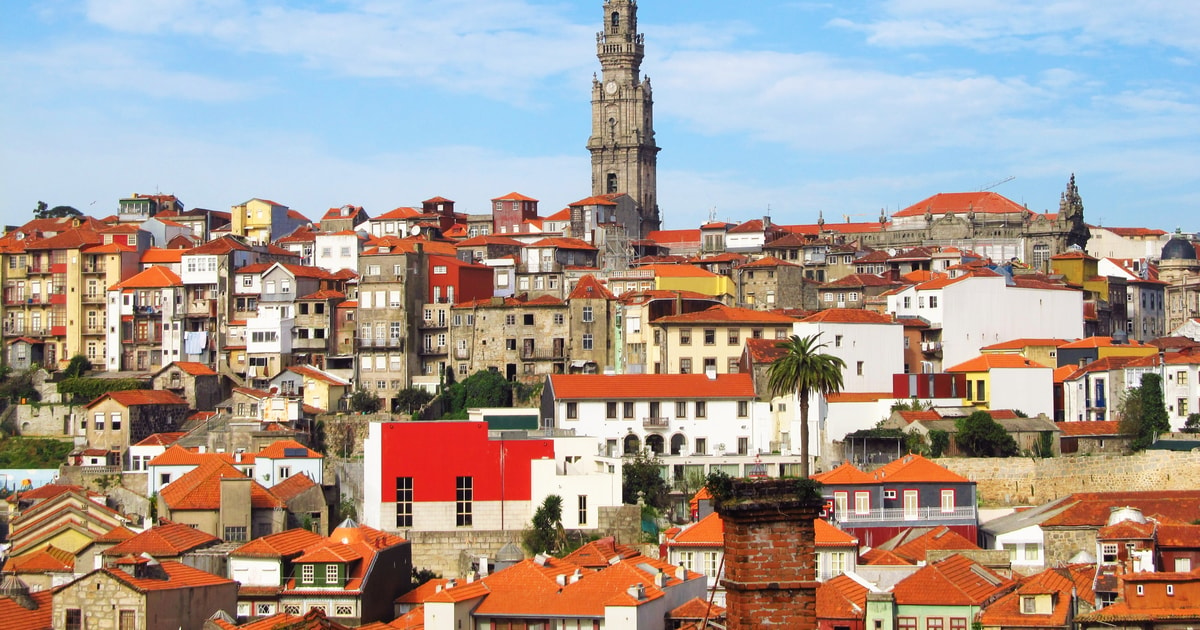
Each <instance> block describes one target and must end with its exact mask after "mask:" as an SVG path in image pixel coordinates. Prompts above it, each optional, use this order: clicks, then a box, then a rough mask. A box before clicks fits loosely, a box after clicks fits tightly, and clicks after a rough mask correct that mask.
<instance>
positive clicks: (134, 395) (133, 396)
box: [87, 389, 188, 409]
mask: <svg viewBox="0 0 1200 630" xmlns="http://www.w3.org/2000/svg"><path fill="white" fill-rule="evenodd" d="M105 398H111V399H112V400H115V401H117V403H119V404H121V405H124V406H126V407H134V406H138V405H186V404H188V402H187V401H186V400H184V399H182V398H180V397H179V396H178V395H176V394H175V393H173V392H168V391H163V390H158V389H126V390H121V391H116V392H108V393H106V394H102V395H100V396H99V397H97V398H96V400H93V401H92V402H90V403H88V404H87V408H89V409H90V408H92V407H93V406H95V405H96V403H99V402H100V401H102V400H104V399H105Z"/></svg>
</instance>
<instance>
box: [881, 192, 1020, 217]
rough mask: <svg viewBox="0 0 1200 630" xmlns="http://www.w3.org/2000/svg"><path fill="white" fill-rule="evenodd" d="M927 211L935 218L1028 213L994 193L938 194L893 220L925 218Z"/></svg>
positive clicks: (894, 215)
mask: <svg viewBox="0 0 1200 630" xmlns="http://www.w3.org/2000/svg"><path fill="white" fill-rule="evenodd" d="M926 210H928V211H929V213H930V214H933V215H935V216H936V215H940V214H947V213H950V212H953V213H954V214H961V215H965V214H967V213H968V212H976V213H983V214H997V213H1015V214H1021V213H1023V212H1028V210H1027V209H1026V208H1025V207H1024V206H1022V205H1020V204H1018V203H1016V202H1015V201H1013V200H1011V199H1008V198H1007V197H1004V196H1003V195H1000V194H998V193H994V192H987V191H985V192H967V193H938V194H936V195H934V196H932V197H927V198H925V199H922V200H921V201H918V202H917V203H914V204H913V205H911V206H909V207H907V208H905V209H903V210H901V211H899V212H896V213H893V214H892V218H899V217H920V216H925V212H926Z"/></svg>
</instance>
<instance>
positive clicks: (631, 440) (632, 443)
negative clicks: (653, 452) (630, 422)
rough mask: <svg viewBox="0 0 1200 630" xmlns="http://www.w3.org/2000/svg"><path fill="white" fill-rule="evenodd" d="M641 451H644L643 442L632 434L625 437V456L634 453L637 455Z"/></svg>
mask: <svg viewBox="0 0 1200 630" xmlns="http://www.w3.org/2000/svg"><path fill="white" fill-rule="evenodd" d="M641 450H642V441H641V440H639V439H638V436H636V435H634V434H632V433H630V434H629V435H626V436H625V454H626V455H633V454H634V453H637V452H638V451H641Z"/></svg>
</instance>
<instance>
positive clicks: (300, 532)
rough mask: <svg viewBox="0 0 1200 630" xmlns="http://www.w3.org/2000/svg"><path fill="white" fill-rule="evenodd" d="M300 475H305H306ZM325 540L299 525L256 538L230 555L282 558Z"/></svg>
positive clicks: (297, 553) (296, 553)
mask: <svg viewBox="0 0 1200 630" xmlns="http://www.w3.org/2000/svg"><path fill="white" fill-rule="evenodd" d="M293 476H295V475H293ZM300 476H301V477H303V476H304V475H300ZM324 541H325V537H324V536H321V535H320V534H317V533H314V532H310V531H308V530H307V529H304V528H303V527H297V528H295V529H289V530H287V531H283V532H279V533H276V534H270V535H267V536H262V537H260V538H255V539H254V540H251V541H250V542H248V543H246V544H244V545H242V546H241V547H238V548H237V549H234V550H233V551H232V552H230V555H234V556H261V557H268V558H281V557H284V556H293V555H299V554H300V553H301V552H303V551H304V550H305V549H308V548H310V547H314V546H316V545H319V544H321V543H323V542H324Z"/></svg>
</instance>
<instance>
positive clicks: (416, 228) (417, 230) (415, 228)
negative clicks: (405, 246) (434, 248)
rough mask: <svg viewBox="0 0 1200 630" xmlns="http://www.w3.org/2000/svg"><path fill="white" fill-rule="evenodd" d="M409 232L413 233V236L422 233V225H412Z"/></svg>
mask: <svg viewBox="0 0 1200 630" xmlns="http://www.w3.org/2000/svg"><path fill="white" fill-rule="evenodd" d="M408 233H409V234H412V235H413V236H419V235H420V234H421V226H419V225H414V226H412V227H411V228H409V230H408Z"/></svg>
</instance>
